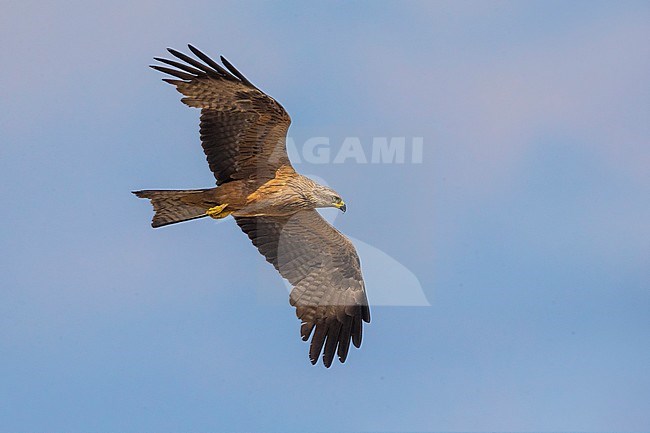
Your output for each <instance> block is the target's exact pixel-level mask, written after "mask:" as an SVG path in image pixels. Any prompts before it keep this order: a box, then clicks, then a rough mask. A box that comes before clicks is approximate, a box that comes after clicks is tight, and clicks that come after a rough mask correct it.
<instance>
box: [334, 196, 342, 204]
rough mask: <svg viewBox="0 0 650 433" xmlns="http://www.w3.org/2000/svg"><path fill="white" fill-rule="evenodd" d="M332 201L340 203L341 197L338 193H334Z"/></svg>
mask: <svg viewBox="0 0 650 433" xmlns="http://www.w3.org/2000/svg"><path fill="white" fill-rule="evenodd" d="M334 203H341V197H339V196H338V195H335V196H334Z"/></svg>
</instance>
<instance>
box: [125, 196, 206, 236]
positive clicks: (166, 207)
mask: <svg viewBox="0 0 650 433" xmlns="http://www.w3.org/2000/svg"><path fill="white" fill-rule="evenodd" d="M205 191H207V190H206V189H190V190H180V191H179V190H166V191H165V190H143V191H133V194H135V195H137V196H138V197H140V198H148V199H149V200H151V204H152V205H153V210H154V212H155V214H154V216H153V221H152V222H151V227H162V226H166V225H169V224H175V223H179V222H182V221H188V220H193V219H196V218H203V217H204V216H207V214H206V213H205V211H206V210H207V208H208V207H209V206H208V207H206V206H205V205H204V204H203V203H202V200H201V197H200V196H199V194H201V193H203V192H205Z"/></svg>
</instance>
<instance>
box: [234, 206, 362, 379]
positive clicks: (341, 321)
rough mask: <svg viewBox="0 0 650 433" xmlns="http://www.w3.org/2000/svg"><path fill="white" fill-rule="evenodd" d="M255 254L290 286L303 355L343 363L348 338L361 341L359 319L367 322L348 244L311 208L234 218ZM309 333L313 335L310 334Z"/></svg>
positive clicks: (353, 253)
mask: <svg viewBox="0 0 650 433" xmlns="http://www.w3.org/2000/svg"><path fill="white" fill-rule="evenodd" d="M235 219H236V220H237V224H239V226H240V227H241V229H242V230H243V231H244V232H245V233H246V234H247V235H248V237H249V238H250V239H251V240H252V241H253V244H254V245H255V246H256V247H257V248H258V250H259V251H260V253H262V255H264V257H265V258H266V259H267V260H268V261H269V262H270V263H271V264H273V266H275V268H276V269H277V270H278V271H279V272H280V274H281V275H282V276H283V277H284V278H286V279H287V280H289V282H290V283H291V284H292V285H293V286H294V287H293V290H292V291H291V295H290V302H291V305H293V306H295V307H296V315H297V316H298V318H299V319H300V320H301V321H302V325H301V328H300V333H301V335H302V338H303V340H308V339H309V337H310V335H311V337H312V339H311V345H310V349H309V358H310V360H311V362H312V363H316V361H317V360H318V357H319V356H320V354H321V353H322V354H323V364H324V365H325V366H326V367H329V366H330V365H331V363H332V360H333V359H334V357H335V355H336V354H338V357H339V360H340V361H341V362H344V361H345V359H346V358H347V355H348V350H349V347H350V341H352V343H353V344H354V345H355V346H356V347H359V346H360V345H361V338H362V323H363V322H370V309H369V308H368V300H367V298H366V293H365V287H364V283H363V277H362V276H361V266H360V263H359V258H358V256H357V253H356V250H355V249H354V246H353V245H352V243H351V242H350V241H349V240H348V239H347V238H345V237H344V236H343V235H342V234H341V233H339V232H338V231H337V230H336V229H335V228H334V227H332V226H331V225H329V223H328V222H327V221H325V220H324V219H323V218H322V217H321V216H320V215H319V214H318V212H316V211H315V210H306V211H300V212H298V213H296V214H295V215H292V216H287V217H255V218H242V217H237V218H235ZM312 333H313V335H312Z"/></svg>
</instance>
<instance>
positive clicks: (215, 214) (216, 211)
mask: <svg viewBox="0 0 650 433" xmlns="http://www.w3.org/2000/svg"><path fill="white" fill-rule="evenodd" d="M226 206H228V203H226V204H221V205H219V206H215V207H211V208H210V209H208V210H207V211H205V214H206V215H207V216H209V217H210V218H214V219H216V220H218V219H221V218H225V217H227V216H228V215H230V214H231V212H224V211H223V210H224V209H225V208H226Z"/></svg>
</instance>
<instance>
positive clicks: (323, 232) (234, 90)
mask: <svg viewBox="0 0 650 433" xmlns="http://www.w3.org/2000/svg"><path fill="white" fill-rule="evenodd" d="M189 48H190V50H191V51H192V53H194V55H196V57H198V59H199V60H197V59H195V58H192V57H190V56H188V55H185V54H183V53H180V52H178V51H176V50H173V49H168V51H169V52H170V53H171V54H172V55H173V56H174V57H176V58H177V59H179V60H181V61H182V62H179V61H176V60H168V59H162V58H156V60H158V61H160V62H161V63H164V64H166V65H168V66H171V68H170V67H167V66H160V65H154V66H151V67H152V68H154V69H156V70H158V71H161V72H164V73H166V74H168V75H171V76H172V77H175V78H173V79H169V78H165V79H163V80H164V81H166V82H168V83H170V84H172V85H174V86H175V87H176V89H177V90H178V91H179V92H180V93H182V94H183V98H182V99H181V101H182V102H184V103H185V104H187V105H189V106H190V107H196V108H200V109H201V125H200V133H201V144H202V146H203V151H204V152H205V155H206V157H207V161H208V164H209V166H210V170H211V171H212V172H213V173H214V176H215V179H216V181H217V187H216V188H209V189H201V190H179V191H160V190H143V191H136V192H134V194H136V195H137V196H138V197H142V198H148V199H150V200H151V203H152V205H153V207H154V211H155V214H154V218H153V222H152V226H153V227H161V226H164V225H168V224H174V223H177V222H181V221H187V220H191V219H196V218H202V217H205V216H211V217H213V218H225V217H227V216H229V215H232V216H233V217H234V218H235V220H236V222H237V224H238V225H239V227H241V229H242V230H243V231H244V233H246V234H247V235H248V237H249V238H250V239H251V240H252V242H253V244H254V245H255V246H256V247H257V249H258V250H259V251H260V253H261V254H262V255H264V257H265V258H266V260H267V261H268V262H270V263H271V264H272V265H273V266H274V267H275V268H276V269H277V270H278V272H279V273H280V275H282V276H283V277H284V278H286V279H287V280H288V281H289V282H290V283H291V284H292V285H293V289H292V291H291V294H290V303H291V305H293V306H294V307H296V315H297V316H298V318H299V319H300V320H301V322H302V325H301V330H300V332H301V335H302V338H303V340H305V341H306V340H308V339H309V337H310V336H311V345H310V349H309V358H310V360H311V362H312V364H315V363H316V361H317V360H318V358H319V357H320V354H321V353H322V354H323V364H324V365H325V366H326V367H329V366H330V365H331V363H332V360H333V359H334V356H335V355H337V354H338V358H339V360H340V361H341V362H345V360H346V358H347V355H348V350H349V347H350V342H352V344H354V345H355V346H356V347H359V346H360V345H361V337H362V325H363V322H370V309H369V308H368V300H367V298H366V292H365V286H364V282H363V277H362V275H361V266H360V263H359V257H358V255H357V252H356V250H355V249H354V246H353V245H352V243H351V242H350V241H349V240H348V239H347V238H346V237H345V236H343V235H342V234H341V233H340V232H339V231H338V230H336V229H335V228H334V227H332V226H331V225H330V224H328V223H327V221H325V220H324V219H323V218H322V217H321V216H320V215H319V214H318V212H316V210H315V209H316V208H319V207H336V208H338V209H341V210H342V211H343V212H345V204H344V202H343V200H342V199H341V198H340V196H339V195H338V194H337V193H336V192H335V191H333V190H332V189H330V188H327V187H325V186H322V185H319V184H317V183H315V182H314V181H312V180H310V179H308V178H306V177H304V176H301V175H300V174H298V173H296V171H295V170H294V169H293V167H292V166H291V162H290V161H289V157H288V156H287V152H286V145H285V139H286V134H287V130H288V128H289V124H290V123H291V118H290V117H289V115H288V114H287V112H286V111H285V110H284V108H283V107H282V106H281V105H280V104H279V103H277V102H276V101H275V100H274V99H273V98H271V97H270V96H268V95H266V94H265V93H263V92H262V91H261V90H259V89H258V88H257V87H255V86H254V85H253V84H252V83H251V82H250V81H248V79H246V77H244V76H243V75H242V74H241V73H240V72H239V71H238V70H237V69H235V67H234V66H232V65H231V64H230V63H229V62H228V61H227V60H226V59H224V58H223V57H221V61H222V63H223V65H224V66H225V67H224V66H221V65H219V64H218V63H216V62H215V61H214V60H212V59H210V58H209V57H208V56H206V55H205V54H203V53H202V52H201V51H199V50H198V49H196V48H194V47H193V46H191V45H189Z"/></svg>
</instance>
